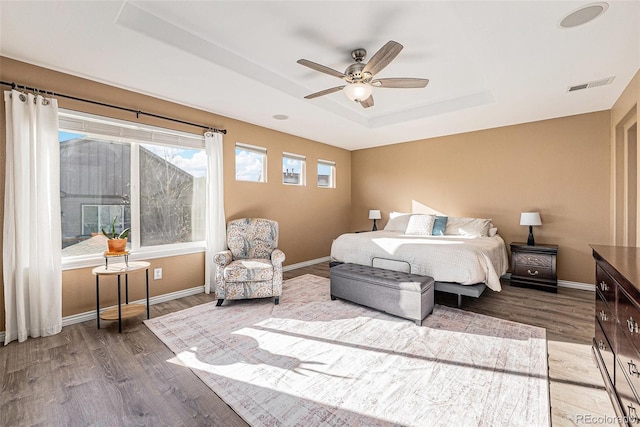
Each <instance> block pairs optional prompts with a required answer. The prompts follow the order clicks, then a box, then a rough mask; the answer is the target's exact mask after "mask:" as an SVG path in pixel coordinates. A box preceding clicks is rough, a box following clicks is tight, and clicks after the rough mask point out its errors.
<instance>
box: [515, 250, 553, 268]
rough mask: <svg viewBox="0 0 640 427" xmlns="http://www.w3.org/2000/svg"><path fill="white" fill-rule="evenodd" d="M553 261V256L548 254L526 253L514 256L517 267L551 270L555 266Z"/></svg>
mask: <svg viewBox="0 0 640 427" xmlns="http://www.w3.org/2000/svg"><path fill="white" fill-rule="evenodd" d="M553 259H554V257H553V256H552V255H546V254H531V253H526V252H519V253H515V254H513V262H514V264H516V266H518V265H525V266H531V267H540V268H547V269H549V270H550V269H551V268H552V266H553Z"/></svg>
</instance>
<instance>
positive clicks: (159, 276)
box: [153, 268, 162, 280]
mask: <svg viewBox="0 0 640 427" xmlns="http://www.w3.org/2000/svg"><path fill="white" fill-rule="evenodd" d="M160 279H162V269H161V268H154V269H153V280H160Z"/></svg>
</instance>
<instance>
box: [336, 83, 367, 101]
mask: <svg viewBox="0 0 640 427" xmlns="http://www.w3.org/2000/svg"><path fill="white" fill-rule="evenodd" d="M342 91H343V92H344V94H345V95H346V97H347V98H349V99H350V100H352V101H357V102H362V101H364V100H365V99H367V98H368V97H369V96H371V92H373V87H372V86H371V85H369V84H366V83H351V84H348V85H346V86H345V87H344V89H342Z"/></svg>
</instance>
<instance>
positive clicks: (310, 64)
mask: <svg viewBox="0 0 640 427" xmlns="http://www.w3.org/2000/svg"><path fill="white" fill-rule="evenodd" d="M296 62H297V63H298V64H300V65H304V66H305V67H309V68H311V69H312V70H316V71H320V72H321V73H325V74H329V75H330V76H334V77H339V78H341V79H342V78H344V77H346V76H345V75H344V73H341V72H340V71H336V70H334V69H333V68H329V67H325V66H324V65H320V64H316V63H315V62H312V61H309V60H307V59H298V61H296Z"/></svg>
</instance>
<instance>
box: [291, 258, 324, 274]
mask: <svg viewBox="0 0 640 427" xmlns="http://www.w3.org/2000/svg"><path fill="white" fill-rule="evenodd" d="M327 261H331V257H328V256H326V257H323V258H316V259H310V260H309V261H303V262H299V263H297V264H290V265H286V266H284V267H282V271H290V270H295V269H296V268H302V267H309V266H311V265H314V264H320V263H321V262H327Z"/></svg>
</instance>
